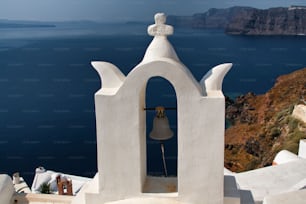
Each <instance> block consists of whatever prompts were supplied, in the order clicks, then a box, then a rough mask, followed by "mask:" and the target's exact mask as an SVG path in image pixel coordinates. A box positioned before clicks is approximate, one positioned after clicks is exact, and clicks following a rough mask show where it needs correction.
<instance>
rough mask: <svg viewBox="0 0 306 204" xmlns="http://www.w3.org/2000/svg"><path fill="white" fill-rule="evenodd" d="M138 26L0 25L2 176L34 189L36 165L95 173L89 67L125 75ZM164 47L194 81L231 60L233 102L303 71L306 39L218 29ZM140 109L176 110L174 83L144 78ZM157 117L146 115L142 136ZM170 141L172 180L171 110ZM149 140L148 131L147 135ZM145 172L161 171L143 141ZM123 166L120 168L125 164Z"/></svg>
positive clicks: (136, 50)
mask: <svg viewBox="0 0 306 204" xmlns="http://www.w3.org/2000/svg"><path fill="white" fill-rule="evenodd" d="M146 28H147V25H141V24H95V25H91V26H89V25H86V24H84V25H83V24H77V25H75V24H74V25H69V24H61V25H59V26H57V27H54V28H52V27H51V28H10V29H4V28H2V29H0V173H6V174H10V175H11V174H13V173H14V172H20V174H21V176H23V177H24V178H25V179H26V181H27V182H28V183H29V184H31V182H32V179H33V176H34V171H35V168H36V167H38V166H44V167H45V168H46V169H51V170H55V171H60V172H65V173H69V174H75V175H80V176H87V177H93V176H94V174H95V173H96V172H97V156H96V151H97V150H96V129H95V128H96V127H95V108H94V93H95V92H96V91H97V90H98V89H99V88H100V86H101V82H100V79H99V76H98V74H97V73H96V71H95V70H94V69H93V68H92V67H91V65H90V62H91V61H98V60H100V61H107V62H111V63H113V64H115V65H116V66H118V67H119V68H120V69H121V70H122V72H123V73H124V74H128V73H129V72H130V71H131V70H132V69H133V67H134V66H135V65H137V64H138V63H139V62H140V61H141V60H142V58H143V55H144V53H145V50H146V48H147V46H148V45H149V43H150V41H151V40H152V37H150V36H148V35H147V33H146ZM169 41H170V42H171V43H172V45H173V46H174V48H175V50H176V52H177V54H178V56H179V58H180V59H181V61H182V62H183V63H184V64H185V65H186V66H187V67H188V68H189V69H190V71H191V72H192V73H193V75H194V77H195V78H196V79H197V80H200V79H201V78H202V76H203V75H204V74H205V73H206V72H207V71H208V70H209V69H210V68H212V67H214V66H216V65H218V64H221V63H227V62H231V63H233V68H232V70H231V71H230V72H229V73H228V74H227V75H226V77H225V79H224V83H223V91H224V93H225V94H226V95H228V96H230V97H232V98H234V97H236V96H239V95H241V94H245V93H247V92H254V93H256V94H262V93H265V92H266V91H268V90H269V89H270V88H271V87H272V86H273V84H274V82H275V80H276V78H277V77H278V76H280V75H283V74H287V73H290V72H292V71H295V70H298V69H300V68H303V67H305V66H306V37H303V36H273V37H271V36H270V37H269V36H229V35H225V34H224V33H223V31H222V30H191V29H182V28H180V29H176V30H175V33H174V35H173V36H170V37H169ZM146 104H147V107H155V106H158V105H164V106H167V107H176V96H175V92H174V90H173V87H171V85H170V84H169V83H168V82H167V81H166V80H164V79H162V78H158V77H156V78H152V79H150V81H149V83H148V87H147V96H146ZM154 114H155V113H154V111H148V112H147V133H148V134H149V132H150V131H151V127H152V124H151V123H152V120H153V117H154ZM166 114H167V115H168V118H169V120H170V124H171V128H172V130H173V131H174V132H175V134H174V137H173V138H172V139H170V140H169V141H166V142H165V154H166V162H167V167H168V174H169V175H175V174H176V165H177V161H176V160H177V159H176V158H177V137H176V128H177V126H176V119H177V117H176V111H173V110H169V111H167V112H166ZM148 134H147V135H148ZM147 163H148V165H147V167H148V174H150V175H162V174H163V165H162V159H161V153H160V146H159V143H158V142H156V141H153V140H151V139H150V138H149V137H147ZM123 168H124V167H123Z"/></svg>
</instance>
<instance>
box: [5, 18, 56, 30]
mask: <svg viewBox="0 0 306 204" xmlns="http://www.w3.org/2000/svg"><path fill="white" fill-rule="evenodd" d="M42 27H56V26H55V25H54V24H48V23H43V22H37V21H14V20H0V29H4V28H42Z"/></svg>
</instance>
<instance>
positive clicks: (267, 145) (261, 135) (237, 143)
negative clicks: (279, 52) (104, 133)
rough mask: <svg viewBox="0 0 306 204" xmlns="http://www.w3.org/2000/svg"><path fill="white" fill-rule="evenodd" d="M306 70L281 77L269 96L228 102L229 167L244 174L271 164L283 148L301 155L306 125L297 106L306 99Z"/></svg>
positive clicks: (226, 160) (251, 95)
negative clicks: (296, 115)
mask: <svg viewBox="0 0 306 204" xmlns="http://www.w3.org/2000/svg"><path fill="white" fill-rule="evenodd" d="M305 78H306V68H304V69H301V70H299V71H296V72H293V73H291V74H288V75H284V76H281V77H279V78H278V79H277V82H276V83H275V85H274V87H273V88H272V89H270V90H269V91H268V92H267V93H266V94H264V95H259V96H256V95H255V94H252V93H248V94H246V95H243V96H240V97H238V98H236V100H235V101H233V100H230V99H227V103H226V104H227V107H226V117H227V119H228V120H229V121H230V122H231V123H232V126H231V127H230V128H228V129H227V130H226V133H225V164H224V165H225V166H226V167H227V168H229V169H231V170H232V171H236V172H240V171H246V170H251V169H254V168H259V167H263V166H267V165H270V164H271V163H272V160H273V158H274V157H275V155H276V153H277V152H278V151H280V150H282V149H287V150H289V151H292V152H295V153H297V150H298V142H299V140H300V139H301V138H306V124H305V123H304V122H302V121H300V120H298V119H296V118H294V117H292V115H291V114H292V111H293V108H294V105H296V104H304V103H305V99H306V81H305Z"/></svg>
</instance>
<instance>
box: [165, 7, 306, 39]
mask: <svg viewBox="0 0 306 204" xmlns="http://www.w3.org/2000/svg"><path fill="white" fill-rule="evenodd" d="M168 22H169V23H170V24H172V25H174V26H178V27H179V26H183V27H191V28H196V29H205V28H221V29H224V30H225V32H226V33H227V34H242V35H306V8H304V7H298V8H296V7H289V8H270V9H256V8H251V7H231V8H228V9H209V10H208V11H207V12H205V13H200V14H194V15H193V16H185V17H184V16H169V18H168Z"/></svg>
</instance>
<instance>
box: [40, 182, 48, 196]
mask: <svg viewBox="0 0 306 204" xmlns="http://www.w3.org/2000/svg"><path fill="white" fill-rule="evenodd" d="M40 193H43V194H50V184H48V183H43V184H41V185H40Z"/></svg>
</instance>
